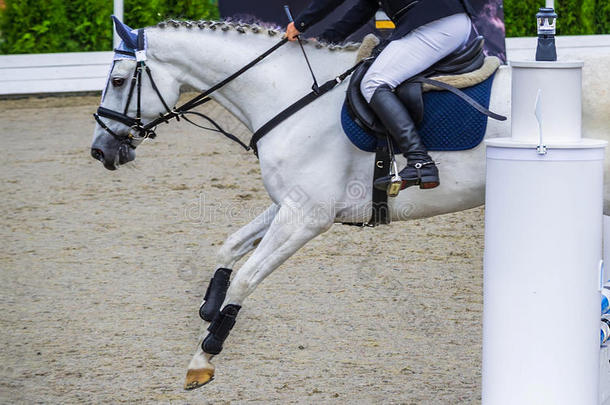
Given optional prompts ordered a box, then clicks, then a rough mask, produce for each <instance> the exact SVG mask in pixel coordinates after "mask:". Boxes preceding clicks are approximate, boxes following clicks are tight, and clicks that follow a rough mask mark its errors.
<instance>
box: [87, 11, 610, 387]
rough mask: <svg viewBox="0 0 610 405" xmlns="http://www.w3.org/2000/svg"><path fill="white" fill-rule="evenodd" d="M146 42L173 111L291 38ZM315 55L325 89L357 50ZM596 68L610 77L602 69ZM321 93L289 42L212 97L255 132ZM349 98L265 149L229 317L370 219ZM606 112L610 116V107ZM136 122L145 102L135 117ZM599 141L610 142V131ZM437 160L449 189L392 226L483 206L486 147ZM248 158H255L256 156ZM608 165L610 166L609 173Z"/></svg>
mask: <svg viewBox="0 0 610 405" xmlns="http://www.w3.org/2000/svg"><path fill="white" fill-rule="evenodd" d="M146 38H147V46H148V49H147V58H148V60H147V62H146V63H147V65H148V66H149V67H150V69H151V71H152V74H153V76H154V79H155V81H156V84H157V86H158V88H159V91H160V93H161V94H162V95H163V97H164V99H165V100H166V101H167V104H168V105H170V106H173V105H175V103H176V102H177V100H178V97H179V95H180V90H181V89H184V88H195V89H207V88H209V87H211V86H212V85H213V84H215V83H217V82H219V81H221V80H222V79H224V78H225V77H227V76H229V75H230V74H231V73H233V72H235V71H237V70H238V69H240V68H241V67H242V66H244V65H245V64H247V63H248V62H249V61H251V60H252V59H254V58H255V57H256V56H258V55H259V54H261V53H263V52H264V51H265V50H267V49H268V48H270V47H271V46H273V45H274V44H275V43H277V42H278V41H279V40H280V38H281V32H279V31H275V30H268V29H264V28H262V27H258V26H246V25H232V24H223V23H215V24H211V25H210V24H200V25H199V26H198V25H197V24H196V23H195V24H192V25H191V26H190V27H188V24H171V23H170V24H167V26H165V27H164V28H161V27H152V28H147V29H146ZM314 45H316V46H314ZM305 48H306V51H307V54H308V56H309V58H310V60H311V64H312V65H313V68H314V70H315V72H316V75H317V77H318V79H319V80H320V81H321V82H324V81H326V80H328V79H331V78H333V77H334V76H335V75H337V74H339V73H341V72H343V71H344V70H346V69H348V68H349V67H350V66H352V65H353V64H354V62H355V58H356V52H355V47H331V46H320V45H319V44H316V43H315V42H311V41H310V42H309V43H308V44H306V45H305ZM598 63H599V61H598ZM609 63H610V60H609V59H606V62H605V63H604V64H605V65H606V66H607V65H608V64H609ZM134 68H135V61H132V60H121V61H117V62H116V63H115V64H114V67H113V69H112V71H111V73H110V80H109V85H108V89H107V91H106V94H105V97H104V99H103V100H102V104H101V105H102V106H103V107H105V108H108V109H111V110H115V111H121V112H122V111H123V109H124V106H125V103H126V101H127V93H128V88H129V85H128V83H129V81H130V79H131V76H132V73H133V71H134ZM422 68H424V66H422ZM596 68H599V69H602V68H603V67H602V64H599V65H597V67H596ZM600 76H601V74H600ZM144 77H146V76H144ZM586 83H587V82H586V80H585V84H586ZM310 85H311V76H310V75H309V72H308V70H307V67H306V65H305V63H304V60H303V55H302V54H301V50H300V49H299V46H298V45H297V44H295V43H289V44H287V45H285V46H283V47H281V48H279V50H278V51H276V52H275V53H273V54H272V55H270V56H269V57H267V58H266V59H265V60H263V61H262V62H260V63H259V64H258V65H256V66H255V67H254V68H252V69H251V70H249V71H248V72H246V73H245V74H243V75H242V76H240V77H238V78H237V79H236V80H234V81H233V82H231V83H230V84H229V85H227V86H225V87H223V88H222V89H221V90H220V91H218V92H217V93H215V94H213V97H214V98H215V100H217V101H218V102H219V103H220V104H222V105H223V106H224V107H225V108H227V109H228V110H229V111H230V112H231V113H233V114H234V115H235V116H236V117H238V118H239V119H240V120H241V121H242V122H243V123H244V124H245V125H246V126H247V127H248V128H249V129H250V130H251V131H254V130H256V129H258V128H260V127H261V126H262V125H263V124H264V123H265V122H267V121H268V120H269V119H270V118H272V117H273V116H274V115H275V114H277V113H278V112H279V111H281V110H283V109H284V108H286V107H287V106H288V105H290V104H292V103H293V102H294V101H296V100H297V99H299V98H300V97H302V96H303V95H305V94H306V93H308V92H309V91H310ZM345 89H346V84H345V83H343V84H341V85H340V86H339V87H337V88H336V89H335V90H333V91H331V92H330V93H328V94H327V95H325V96H323V97H322V98H320V99H318V100H317V101H315V102H314V103H312V104H310V105H308V106H307V107H305V108H304V109H303V110H301V111H299V112H298V113H297V114H295V115H293V116H292V117H290V118H289V119H287V120H285V121H284V122H283V123H281V124H280V125H279V126H277V127H276V128H275V129H274V130H273V131H271V132H270V133H269V134H268V135H267V136H266V137H264V138H263V139H262V140H261V141H260V142H259V144H258V146H259V158H260V167H261V172H262V177H263V182H264V186H265V188H266V190H267V192H268V193H269V196H270V197H271V200H272V201H273V204H271V206H270V207H269V208H267V210H266V211H264V212H263V213H262V214H260V216H259V217H257V218H256V219H255V220H254V221H252V222H251V223H249V224H248V225H246V226H244V227H243V228H241V229H240V230H238V231H237V232H235V233H234V234H232V235H231V236H229V237H228V238H227V240H226V242H225V243H224V244H223V246H222V247H221V248H220V250H219V251H218V257H217V262H216V268H227V269H232V268H233V267H234V266H235V264H236V262H237V261H238V260H239V259H240V258H241V257H243V256H244V255H245V254H246V253H248V252H250V251H251V250H254V252H253V254H252V255H251V256H250V257H249V258H248V259H247V261H246V262H245V263H244V264H243V265H242V266H241V268H240V269H239V270H238V271H237V272H236V273H235V274H234V277H233V280H232V282H231V284H230V287H229V290H228V292H227V294H226V298H225V300H224V303H223V304H222V305H223V308H224V307H225V306H226V305H229V304H232V305H238V306H241V305H242V304H243V302H244V300H245V298H246V297H247V296H248V295H250V294H251V293H252V292H253V291H254V289H255V288H256V287H257V286H258V284H259V283H260V282H261V281H262V280H263V279H264V278H265V277H267V276H268V275H269V274H270V273H271V272H272V271H273V270H275V269H276V268H277V267H278V266H280V265H281V264H282V263H283V262H284V261H285V260H286V259H288V258H289V257H290V256H292V255H293V254H294V253H295V252H296V251H297V250H298V249H299V248H301V247H302V246H303V245H304V244H305V243H307V242H308V241H310V240H311V239H313V238H315V237H316V236H317V235H320V234H321V233H323V232H325V231H327V230H328V229H329V228H330V227H331V226H332V225H333V223H336V222H367V221H368V220H369V218H370V216H371V193H372V181H373V162H374V154H373V153H367V152H363V151H361V150H359V149H357V148H356V147H355V146H354V145H353V144H352V143H351V142H350V141H349V140H348V139H347V137H346V136H345V135H344V133H343V130H342V127H341V124H340V119H339V117H340V109H341V105H342V103H343V99H344V96H345ZM594 91H598V92H599V91H600V90H596V89H594V88H592V87H591V88H588V87H585V92H594ZM603 91H604V90H601V92H602V94H600V96H601V97H600V98H599V99H598V102H599V103H605V105H606V106H607V107H608V106H609V100H608V98H607V97H606V98H605V99H604V98H603ZM606 91H607V90H606ZM142 100H143V102H142V117H143V121H144V122H147V121H151V120H152V119H154V118H156V117H157V116H158V114H159V113H162V112H165V109H164V107H163V105H162V104H161V102H160V101H159V99H158V97H157V95H156V94H155V93H154V91H153V89H152V88H151V84H150V81H149V80H148V79H147V78H145V79H144V80H143V87H142ZM586 102H587V99H585V106H584V108H585V109H587V108H588V106H587V105H586ZM489 108H490V110H492V111H494V112H496V113H499V114H501V115H505V116H509V117H510V111H509V110H510V73H509V69H508V68H507V67H501V68H500V69H499V70H498V72H497V73H496V75H495V78H494V82H493V87H492V94H491V102H490V107H489ZM596 108H597V109H599V106H597V107H596ZM602 110H603V109H602ZM605 111H606V112H608V111H610V107H608V108H606V109H605ZM135 114H136V101H135V96H134V97H133V98H132V100H131V103H130V106H129V109H128V115H130V116H135ZM585 118H587V117H585ZM594 119H597V120H600V121H599V122H597V123H595V124H592V125H590V126H592V127H598V128H604V127H607V120H608V119H609V117H608V116H606V117H603V116H602V117H599V116H598V117H597V118H595V117H594ZM602 120H606V121H602ZM104 122H105V123H106V124H107V125H108V127H109V128H110V129H111V130H112V131H114V132H115V133H117V134H126V133H127V132H128V130H129V129H128V128H127V127H126V126H125V125H123V124H121V123H119V122H116V121H111V120H104ZM586 125H587V123H586V122H585V126H586ZM597 135H598V137H600V135H604V136H605V139H608V140H610V133H609V132H605V133H603V134H602V133H599V134H597ZM485 136H486V138H493V137H506V136H510V120H508V121H505V122H499V121H495V120H489V123H488V126H487V133H486V135H485ZM589 136H591V135H589ZM93 138H94V139H93V144H92V150H93V151H95V156H96V158H98V159H100V160H102V161H103V162H104V164H105V166H106V167H107V168H110V169H115V168H117V167H118V166H119V164H121V163H123V162H125V161H128V160H131V159H133V158H135V155H134V152H133V151H130V152H129V153H128V154H127V155H128V156H127V155H124V156H120V155H121V153H120V152H119V149H120V148H119V147H118V145H117V141H116V140H115V139H114V138H113V137H112V136H110V135H109V134H108V132H107V131H106V130H104V129H103V128H102V127H100V125H97V126H96V128H95V132H94V136H93ZM432 157H433V158H434V159H435V160H436V161H438V162H441V165H440V166H439V170H440V175H441V185H440V186H439V187H437V188H435V189H433V190H420V189H417V188H415V187H412V188H408V189H406V190H404V191H402V192H401V193H400V195H399V196H398V197H397V198H393V199H390V201H389V211H390V215H391V219H392V220H393V221H402V220H408V219H412V218H423V217H430V216H434V215H439V214H444V213H449V212H455V211H460V210H466V209H469V208H473V207H477V206H480V205H482V204H483V203H484V189H485V147H484V145H479V146H478V147H476V148H474V149H471V150H466V151H460V152H437V153H434V152H433V153H432ZM240 158H245V155H241V156H240ZM399 159H400V158H399ZM399 164H404V161H399ZM608 164H609V162H608V161H606V171H607V169H608ZM609 190H610V187H609V184H608V178H606V195H605V205H604V213H605V215H610V194H609V193H608V191H609ZM397 237H404V236H403V235H397ZM411 237H417V235H411ZM211 357H212V355H210V354H208V353H205V352H204V351H202V349H201V348H198V350H197V352H196V353H195V355H194V357H193V359H192V360H191V362H190V364H189V370H188V373H187V380H186V387H188V388H194V387H198V386H200V385H203V384H205V383H206V382H208V381H210V380H211V379H212V377H213V375H214V366H213V365H212V364H211V363H210V358H211Z"/></svg>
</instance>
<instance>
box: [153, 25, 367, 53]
mask: <svg viewBox="0 0 610 405" xmlns="http://www.w3.org/2000/svg"><path fill="white" fill-rule="evenodd" d="M156 27H157V28H161V29H164V28H167V27H172V28H186V29H188V30H192V29H193V28H197V29H201V30H204V29H209V30H212V31H215V30H221V31H230V30H234V31H236V32H238V33H240V34H245V33H246V32H251V33H254V34H267V35H269V36H271V37H273V36H281V35H283V34H284V30H283V29H282V28H281V27H279V26H277V25H275V24H269V23H264V22H260V21H257V22H254V23H252V22H244V21H243V20H237V21H236V20H232V19H227V20H224V21H207V20H199V21H189V20H184V21H182V20H166V21H161V22H160V23H158V24H157V25H156ZM151 28H152V27H151ZM301 42H302V43H303V44H310V45H313V46H315V47H316V48H318V49H321V48H326V49H328V50H330V51H337V50H339V51H355V50H358V48H359V47H360V42H347V43H344V44H331V43H327V42H323V41H320V40H318V39H314V40H313V41H310V40H306V39H302V40H301Z"/></svg>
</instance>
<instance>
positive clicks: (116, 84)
mask: <svg viewBox="0 0 610 405" xmlns="http://www.w3.org/2000/svg"><path fill="white" fill-rule="evenodd" d="M123 83H125V79H123V78H122V77H113V78H112V85H113V86H114V87H121V86H122V85H123Z"/></svg>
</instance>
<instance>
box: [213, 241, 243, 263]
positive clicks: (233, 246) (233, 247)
mask: <svg viewBox="0 0 610 405" xmlns="http://www.w3.org/2000/svg"><path fill="white" fill-rule="evenodd" d="M240 241H241V239H240V238H239V237H237V235H235V234H233V235H231V236H229V237H228V238H227V239H226V240H225V241H224V243H223V244H222V246H221V247H220V249H218V252H217V253H216V256H217V258H218V260H219V262H220V263H226V264H227V265H228V264H230V263H231V262H232V261H233V260H234V258H235V256H237V253H236V251H237V249H239V246H240Z"/></svg>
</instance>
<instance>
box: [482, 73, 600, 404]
mask: <svg viewBox="0 0 610 405" xmlns="http://www.w3.org/2000/svg"><path fill="white" fill-rule="evenodd" d="M582 65H583V64H582V62H577V61H573V62H570V61H560V62H535V61H519V62H518V61H511V70H512V95H511V98H512V100H511V119H512V122H511V134H512V137H511V138H494V139H490V140H487V141H486V142H487V185H486V204H485V258H484V263H485V264H484V279H483V290H484V291H483V372H482V375H483V378H482V386H483V392H482V404H483V405H512V404H519V405H574V404H578V405H598V404H599V401H598V391H599V379H600V373H599V368H600V363H599V356H600V354H599V353H600V352H599V349H600V348H599V344H600V342H599V340H600V337H599V334H600V332H599V328H600V300H601V297H600V288H601V287H600V280H601V278H600V272H599V262H600V259H601V250H602V249H601V247H602V243H601V242H602V223H601V220H600V219H601V217H602V211H603V210H602V208H603V184H604V183H603V174H604V164H603V160H604V149H605V146H606V142H604V141H595V140H591V139H583V138H582V136H581V133H582V131H581V111H582V104H581V94H582V88H581V80H582ZM540 93H542V97H541V99H540V100H539V101H540V105H539V110H540V114H538V115H539V116H540V117H541V118H542V121H543V125H542V131H543V132H544V143H545V144H546V149H544V150H543V149H542V148H537V146H539V143H540V139H539V131H538V122H537V119H536V114H535V113H534V108H535V105H536V99H537V96H538V94H540Z"/></svg>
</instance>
